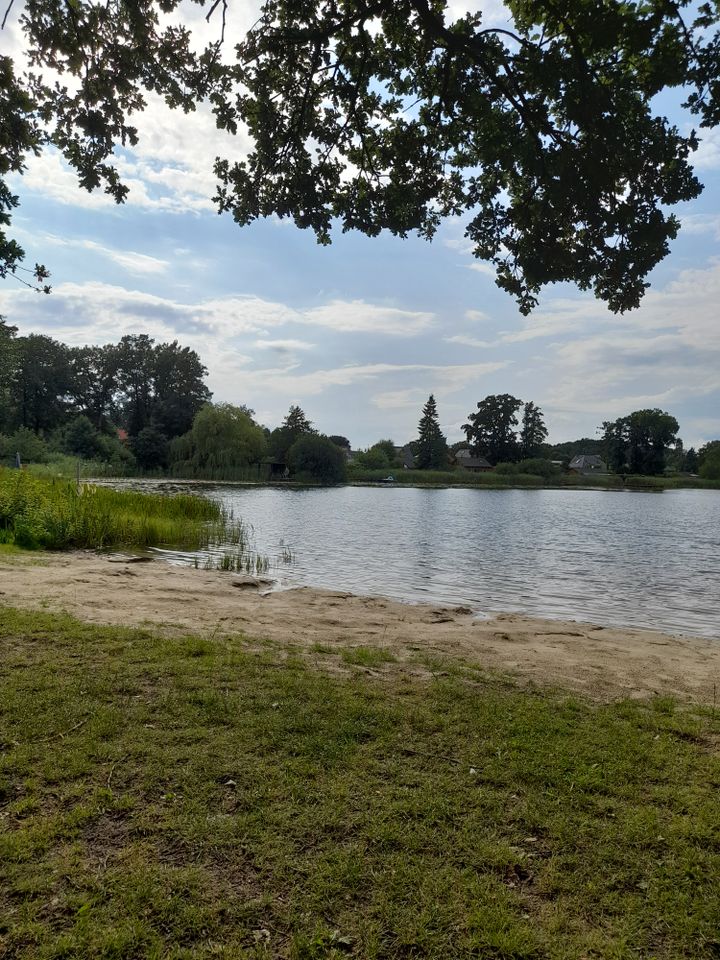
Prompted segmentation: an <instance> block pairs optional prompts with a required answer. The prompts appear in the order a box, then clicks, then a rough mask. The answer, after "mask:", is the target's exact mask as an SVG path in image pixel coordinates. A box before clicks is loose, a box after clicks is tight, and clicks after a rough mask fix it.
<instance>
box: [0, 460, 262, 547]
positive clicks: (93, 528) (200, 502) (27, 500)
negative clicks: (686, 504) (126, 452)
mask: <svg viewBox="0 0 720 960" xmlns="http://www.w3.org/2000/svg"><path fill="white" fill-rule="evenodd" d="M248 536H249V535H248V531H247V529H246V527H245V526H244V524H243V523H242V521H240V520H235V519H234V518H232V517H230V516H229V515H226V514H225V513H224V511H223V510H222V508H221V507H220V505H219V504H217V503H215V502H213V501H211V500H206V499H204V498H202V497H197V496H191V495H187V494H176V495H173V496H164V495H158V494H152V493H137V492H132V491H126V490H122V491H120V490H113V489H111V488H109V487H96V486H91V485H87V484H80V485H77V484H75V483H72V482H70V481H67V480H52V479H46V478H41V477H36V476H31V475H29V474H27V473H25V472H24V471H23V472H19V471H14V470H4V469H0V543H10V544H15V545H17V546H19V547H24V548H26V549H37V548H45V549H48V550H62V549H72V548H76V549H77V548H91V549H92V548H95V549H101V548H103V547H111V546H119V545H122V546H137V547H149V546H156V545H158V544H163V543H164V544H178V545H183V546H186V547H190V548H202V547H205V546H207V545H208V544H210V543H219V542H226V543H232V544H233V545H235V546H236V547H237V548H238V549H243V548H244V545H245V544H246V542H247V540H248Z"/></svg>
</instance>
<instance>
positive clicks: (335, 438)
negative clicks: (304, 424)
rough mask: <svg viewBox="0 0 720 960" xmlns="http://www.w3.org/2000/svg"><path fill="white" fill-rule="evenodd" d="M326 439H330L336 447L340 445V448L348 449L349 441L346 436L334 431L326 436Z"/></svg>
mask: <svg viewBox="0 0 720 960" xmlns="http://www.w3.org/2000/svg"><path fill="white" fill-rule="evenodd" d="M328 440H330V441H332V443H334V444H335V446H336V447H340V448H341V449H342V450H350V441H349V440H348V438H347V437H343V436H341V435H340V434H337V433H334V434H333V435H332V436H330V437H328Z"/></svg>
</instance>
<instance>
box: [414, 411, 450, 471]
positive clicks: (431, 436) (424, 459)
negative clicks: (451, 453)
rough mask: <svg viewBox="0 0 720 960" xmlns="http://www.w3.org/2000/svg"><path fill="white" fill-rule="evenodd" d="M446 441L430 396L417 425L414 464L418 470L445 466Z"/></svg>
mask: <svg viewBox="0 0 720 960" xmlns="http://www.w3.org/2000/svg"><path fill="white" fill-rule="evenodd" d="M447 462H448V449H447V440H446V439H445V437H444V435H443V433H442V431H441V430H440V423H439V421H438V413H437V405H436V403H435V397H434V396H433V395H432V394H430V396H429V397H428V401H427V403H426V404H425V406H424V407H423V412H422V417H421V419H420V423H419V425H418V443H417V455H416V457H415V463H416V465H417V467H419V469H420V470H439V469H442V468H443V467H446V466H447Z"/></svg>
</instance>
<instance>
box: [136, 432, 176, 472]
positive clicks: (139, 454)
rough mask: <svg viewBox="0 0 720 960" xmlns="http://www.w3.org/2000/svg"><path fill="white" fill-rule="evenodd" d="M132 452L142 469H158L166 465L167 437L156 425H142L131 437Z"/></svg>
mask: <svg viewBox="0 0 720 960" xmlns="http://www.w3.org/2000/svg"><path fill="white" fill-rule="evenodd" d="M132 452H133V453H134V454H135V459H136V460H137V462H138V464H139V465H140V466H141V467H142V468H143V469H144V470H158V469H161V468H163V467H166V466H167V465H168V439H167V437H166V436H165V434H163V433H160V431H159V430H158V429H157V427H152V426H150V427H143V429H142V430H141V431H140V433H138V434H137V436H135V437H133V439H132Z"/></svg>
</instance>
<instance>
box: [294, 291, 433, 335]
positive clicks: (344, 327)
mask: <svg viewBox="0 0 720 960" xmlns="http://www.w3.org/2000/svg"><path fill="white" fill-rule="evenodd" d="M301 316H302V318H303V320H304V322H306V323H310V324H316V325H317V326H321V327H331V328H332V329H333V330H339V331H345V332H349V331H353V332H362V333H384V334H388V335H389V336H399V337H407V336H412V335H413V334H416V333H420V332H421V331H423V330H427V329H428V328H429V327H431V326H432V325H433V322H434V316H433V314H432V313H427V312H425V311H413V310H401V309H398V308H397V307H386V306H382V305H377V304H372V303H366V302H365V301H364V300H351V301H349V302H348V301H344V300H332V301H331V302H330V303H327V304H324V305H323V306H321V307H313V308H311V309H310V310H305V311H303V313H302V315H301Z"/></svg>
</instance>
